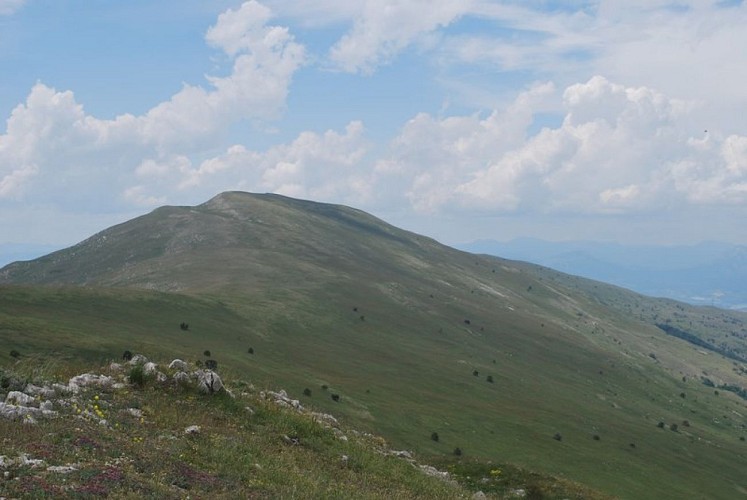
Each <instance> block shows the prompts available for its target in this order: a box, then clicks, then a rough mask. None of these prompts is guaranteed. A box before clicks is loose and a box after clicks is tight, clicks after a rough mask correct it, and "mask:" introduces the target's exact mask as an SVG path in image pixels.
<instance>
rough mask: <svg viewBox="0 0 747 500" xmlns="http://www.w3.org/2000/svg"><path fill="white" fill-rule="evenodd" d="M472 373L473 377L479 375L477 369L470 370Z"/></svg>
mask: <svg viewBox="0 0 747 500" xmlns="http://www.w3.org/2000/svg"><path fill="white" fill-rule="evenodd" d="M472 375H474V376H475V377H477V376H478V375H480V372H478V371H477V370H474V371H473V372H472Z"/></svg>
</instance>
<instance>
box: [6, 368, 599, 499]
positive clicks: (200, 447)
mask: <svg viewBox="0 0 747 500" xmlns="http://www.w3.org/2000/svg"><path fill="white" fill-rule="evenodd" d="M162 366H163V365H162ZM73 368H74V367H73V366H72V365H67V364H61V363H59V362H47V361H43V360H41V359H39V358H36V359H33V360H32V359H27V360H24V361H19V362H16V363H14V364H12V366H11V367H5V368H3V369H2V370H0V382H2V384H1V385H2V387H3V389H2V391H3V392H8V393H9V392H10V391H11V390H13V389H20V388H23V387H26V386H27V385H28V383H31V382H33V383H35V385H36V386H37V387H45V386H46V387H49V386H50V380H51V379H52V378H57V379H58V380H59V381H60V382H62V383H63V384H64V383H65V381H66V380H67V377H68V376H69V375H70V374H72V373H74V371H75V370H74V369H73ZM77 368H81V367H80V366H79V367H77ZM162 369H163V370H164V371H165V372H166V373H167V374H169V375H172V374H173V372H174V370H168V369H165V368H162ZM95 371H96V372H103V373H109V374H111V375H112V376H113V380H115V381H118V382H122V383H123V384H122V386H119V387H111V386H96V385H92V386H87V387H82V388H81V390H80V391H79V392H78V393H73V394H64V393H60V392H59V390H58V392H57V394H56V395H55V396H54V397H52V398H50V400H51V401H53V407H54V411H56V412H57V414H56V415H52V416H47V417H36V418H33V417H25V418H20V419H15V420H8V419H2V418H0V436H3V438H2V447H1V449H2V453H1V454H0V474H2V477H1V478H0V496H3V497H10V498H16V497H18V498H48V497H55V498H93V497H101V496H109V497H112V498H184V497H187V496H189V497H193V498H202V497H210V498H382V499H384V498H386V499H390V498H428V499H431V498H470V497H471V496H472V495H473V493H475V492H477V491H484V492H485V493H486V494H487V495H488V497H490V498H523V497H527V498H603V497H602V496H600V495H598V494H596V493H594V492H593V491H591V490H589V489H587V488H584V487H582V486H580V485H576V484H573V483H571V482H568V481H563V480H557V479H554V478H551V477H545V476H540V475H538V474H528V473H526V472H523V471H520V470H519V469H517V468H515V467H512V466H508V465H503V466H500V468H498V467H499V466H495V465H491V464H486V463H479V462H475V461H474V460H470V461H462V460H460V459H459V457H454V459H451V460H450V461H446V462H442V463H441V464H439V465H440V466H443V467H444V468H445V469H446V470H448V471H450V474H443V473H439V471H437V470H436V469H433V468H432V467H429V466H425V465H423V464H419V463H416V462H414V461H413V460H409V459H408V458H409V455H410V454H409V453H403V452H395V451H392V450H390V449H389V448H388V446H387V444H386V442H385V441H384V440H383V439H382V438H380V437H377V436H374V435H371V434H366V433H361V432H357V431H355V430H352V429H348V428H346V427H344V426H340V425H339V424H338V423H337V422H336V421H335V419H334V418H333V417H332V416H330V415H324V414H319V413H315V412H312V411H310V410H306V409H303V410H296V409H294V408H292V407H288V406H287V405H284V404H279V403H278V402H277V401H276V400H273V398H272V397H268V394H271V393H268V392H266V391H260V390H258V389H257V388H255V387H254V386H253V385H252V384H251V383H249V382H247V381H242V380H232V381H230V382H228V387H230V389H231V394H229V393H228V392H227V391H224V390H223V391H220V392H218V393H215V394H201V393H200V392H198V391H197V390H196V388H195V386H194V384H186V385H185V384H182V385H179V384H175V383H173V380H170V379H169V380H168V381H162V382H158V381H157V380H156V378H155V377H154V376H152V375H145V376H144V375H143V370H142V365H134V366H129V365H124V366H118V365H116V364H114V365H110V366H106V367H101V368H100V369H98V370H95ZM58 387H59V386H58ZM0 394H1V393H0ZM36 399H37V400H46V399H47V398H46V397H42V396H37V398H36ZM30 404H31V405H37V406H38V404H39V401H37V402H35V403H30ZM32 421H33V422H32ZM429 473H430V474H432V475H429ZM434 476H437V477H434Z"/></svg>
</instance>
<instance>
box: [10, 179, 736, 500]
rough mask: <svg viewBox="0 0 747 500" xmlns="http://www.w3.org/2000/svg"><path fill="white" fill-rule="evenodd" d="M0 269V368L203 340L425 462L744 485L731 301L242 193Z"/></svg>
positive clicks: (251, 371) (178, 349)
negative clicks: (465, 248)
mask: <svg viewBox="0 0 747 500" xmlns="http://www.w3.org/2000/svg"><path fill="white" fill-rule="evenodd" d="M0 283H5V285H2V287H0V338H2V340H3V345H6V346H7V347H6V348H5V349H4V351H3V352H0V360H4V361H5V362H10V361H11V358H10V357H9V351H10V350H17V351H18V352H19V353H20V354H21V355H22V356H23V355H29V354H36V353H42V354H44V355H46V356H48V357H51V358H54V357H62V358H65V359H69V360H70V362H75V360H82V359H89V360H90V359H95V360H101V361H103V360H106V359H110V358H116V357H119V356H120V355H121V353H122V351H124V350H125V349H130V350H133V351H140V352H150V353H156V354H158V355H159V356H164V357H165V356H166V355H173V356H182V357H185V358H187V359H190V360H193V361H197V360H201V361H204V360H205V359H206V358H205V356H204V351H205V350H209V351H210V354H211V359H214V360H216V361H217V362H218V364H219V368H220V369H221V370H222V371H224V372H226V373H227V374H229V375H233V376H236V377H239V378H243V379H248V380H252V381H253V382H254V383H255V384H256V385H259V386H267V387H283V388H285V389H287V390H288V391H289V393H290V394H291V395H292V396H293V397H296V398H299V399H302V400H303V401H304V402H305V403H306V404H309V405H311V406H313V407H315V408H318V409H319V410H322V411H326V412H331V413H334V414H335V415H339V416H340V417H341V419H342V420H343V421H344V422H345V423H346V424H349V425H352V426H354V427H355V428H358V429H361V430H366V431H373V432H376V433H379V434H382V435H383V436H385V437H386V438H387V439H388V440H390V442H391V443H392V444H393V446H395V447H398V448H407V449H412V450H414V451H416V452H417V453H418V454H419V455H420V456H424V457H430V458H432V459H433V460H439V459H440V458H442V457H447V456H451V455H452V453H453V451H454V449H455V448H457V447H458V448H460V449H461V450H462V452H463V455H462V456H463V457H464V458H465V459H467V458H474V459H480V460H482V461H484V462H487V461H494V462H496V463H511V464H515V465H517V466H522V467H526V468H528V469H532V470H536V471H538V472H541V473H543V474H551V475H554V476H560V477H565V478H568V479H571V480H575V481H579V482H582V483H584V484H587V485H589V486H590V487H592V488H594V489H597V490H600V491H603V492H605V493H607V494H611V495H615V496H618V497H620V498H635V499H639V498H738V497H740V496H747V479H746V476H745V474H744V471H745V470H747V443H745V441H743V440H742V439H744V437H745V436H747V429H746V428H745V425H747V419H746V418H745V415H747V401H746V400H745V399H743V398H742V397H740V395H739V394H738V392H739V388H745V387H747V363H745V362H744V356H745V352H747V349H746V346H747V340H745V338H746V335H745V333H747V316H745V315H744V314H741V315H740V314H739V313H731V312H725V311H720V310H717V309H710V308H709V309H700V308H694V307H691V306H687V305H684V304H678V303H675V302H671V301H663V300H658V299H649V298H646V297H642V296H639V295H636V294H634V293H632V292H629V291H626V290H622V289H619V288H615V287H611V286H608V285H604V284H602V283H597V282H592V281H589V280H583V279H580V278H574V277H571V276H567V275H563V274H561V273H557V272H555V271H552V270H550V269H546V268H541V267H538V266H533V265H530V264H526V263H521V262H514V261H507V260H502V259H497V258H493V257H487V256H476V255H471V254H467V253H464V252H459V251H457V250H454V249H451V248H448V247H445V246H443V245H440V244H438V243H437V242H435V241H433V240H431V239H428V238H425V237H422V236H418V235H415V234H412V233H409V232H406V231H402V230H399V229H397V228H394V227H392V226H389V225H387V224H386V223H384V222H382V221H380V220H378V219H376V218H374V217H371V216H370V215H367V214H365V213H363V212H360V211H358V210H354V209H350V208H347V207H340V206H333V205H324V204H317V203H311V202H305V201H300V200H293V199H289V198H284V197H280V196H276V195H250V194H247V193H224V194H222V195H219V196H217V197H216V198H214V199H212V200H210V201H209V202H207V203H205V204H203V205H199V206H197V207H164V208H160V209H158V210H156V211H154V212H153V213H151V214H148V215H146V216H143V217H140V218H138V219H134V220H132V221H130V222H127V223H125V224H121V225H119V226H115V227H113V228H110V229H108V230H106V231H103V232H102V233H99V234H97V235H95V236H93V237H91V238H89V239H88V240H86V241H84V242H82V243H80V244H78V245H76V246H74V247H71V248H69V249H66V250H62V251H60V252H55V253H53V254H50V255H49V256H46V257H43V258H41V259H37V260H36V261H31V262H26V263H15V264H11V265H9V266H7V267H5V268H4V269H2V270H0ZM73 285H75V286H73ZM80 285H84V286H80ZM181 323H188V325H189V327H188V329H186V330H183V329H182V328H180V324H181ZM657 325H659V326H657ZM662 327H664V328H662ZM667 327H669V328H667ZM682 332H684V334H683V333H682ZM673 333H674V334H676V335H673ZM698 340H700V342H698ZM250 349H251V351H252V353H250V352H249V351H250ZM706 379H707V381H708V382H710V384H709V385H706V384H704V381H706ZM323 387H326V389H324V388H323ZM304 389H309V390H310V392H311V395H310V396H304V395H303V391H304ZM332 394H336V395H338V396H339V401H334V400H333V399H332V398H331V395H332ZM660 422H661V423H663V427H661V426H660ZM674 424H676V425H674ZM434 432H436V433H438V436H439V439H438V441H434V440H432V439H431V436H432V434H433V433H434ZM740 438H741V439H740Z"/></svg>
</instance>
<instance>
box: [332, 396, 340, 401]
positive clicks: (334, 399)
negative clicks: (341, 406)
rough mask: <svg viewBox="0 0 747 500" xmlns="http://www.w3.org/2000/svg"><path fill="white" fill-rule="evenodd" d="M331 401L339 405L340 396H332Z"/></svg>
mask: <svg viewBox="0 0 747 500" xmlns="http://www.w3.org/2000/svg"><path fill="white" fill-rule="evenodd" d="M332 401H334V402H335V403H339V402H340V395H339V394H332Z"/></svg>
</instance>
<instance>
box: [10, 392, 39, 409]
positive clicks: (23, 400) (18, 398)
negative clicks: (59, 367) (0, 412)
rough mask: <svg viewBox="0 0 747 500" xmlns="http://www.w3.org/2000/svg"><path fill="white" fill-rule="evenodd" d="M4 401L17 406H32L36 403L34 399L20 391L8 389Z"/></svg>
mask: <svg viewBox="0 0 747 500" xmlns="http://www.w3.org/2000/svg"><path fill="white" fill-rule="evenodd" d="M5 403H6V404H11V405H17V406H32V405H33V404H34V403H36V399H34V398H33V396H29V395H28V394H24V393H22V392H20V391H10V392H9V393H8V396H7V397H6V398H5Z"/></svg>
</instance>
